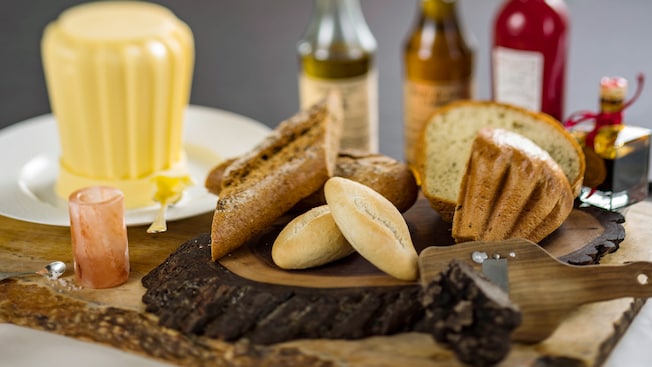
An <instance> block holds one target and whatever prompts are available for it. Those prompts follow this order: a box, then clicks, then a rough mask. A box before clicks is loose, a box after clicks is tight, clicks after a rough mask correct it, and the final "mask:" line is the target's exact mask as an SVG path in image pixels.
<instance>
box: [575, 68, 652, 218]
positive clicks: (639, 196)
mask: <svg viewBox="0 0 652 367" xmlns="http://www.w3.org/2000/svg"><path fill="white" fill-rule="evenodd" d="M638 92H639V93H640V90H639V91H638ZM626 93H627V80H626V79H624V78H620V77H605V78H602V80H601V81H600V113H598V114H596V115H595V116H591V117H592V118H593V117H594V120H595V121H594V125H593V126H589V127H586V126H583V127H582V126H578V127H575V128H573V129H572V130H571V131H572V134H573V135H574V136H575V137H576V138H577V139H578V141H579V142H580V144H582V146H583V150H584V155H585V157H586V171H585V176H584V188H583V189H582V193H581V195H580V200H582V201H583V202H585V203H587V204H591V205H593V206H597V207H600V208H603V209H607V210H616V209H619V208H622V207H625V206H627V205H630V204H633V203H636V202H638V201H641V200H645V198H647V195H648V171H649V163H650V130H649V129H646V128H642V127H637V126H632V125H629V124H625V122H624V121H623V110H624V109H625V108H626V106H627V105H628V104H631V103H626V102H625V96H626ZM639 93H637V95H638V94H639ZM567 123H568V122H567Z"/></svg>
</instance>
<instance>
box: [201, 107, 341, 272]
mask: <svg viewBox="0 0 652 367" xmlns="http://www.w3.org/2000/svg"><path fill="white" fill-rule="evenodd" d="M341 130H342V119H341V105H340V99H339V96H337V95H334V94H330V95H329V96H328V98H327V99H325V100H324V101H322V102H320V103H318V104H316V105H314V106H313V107H311V108H310V109H308V110H306V111H301V112H299V113H297V114H296V115H295V116H293V117H291V118H290V119H288V120H286V121H283V122H281V123H280V124H279V126H278V127H277V128H276V129H275V130H273V131H272V132H271V133H270V135H269V136H268V137H267V138H266V139H265V140H264V141H263V142H261V143H260V144H259V145H258V146H257V147H255V148H254V149H253V150H251V151H250V152H248V153H246V154H244V155H242V156H241V157H239V158H237V159H236V160H235V161H233V162H232V163H231V164H230V165H229V166H228V167H227V168H226V169H225V171H224V175H223V179H222V189H221V191H220V196H219V198H218V201H217V205H216V208H215V213H214V215H213V223H212V227H211V243H212V244H211V256H212V258H213V260H217V259H219V258H221V257H222V256H224V255H226V254H228V253H230V252H231V251H233V250H235V249H236V248H238V247H240V246H241V245H242V244H244V243H245V242H246V241H247V240H249V239H251V238H252V237H253V236H255V235H256V234H258V233H260V232H261V231H262V230H264V229H265V228H267V227H268V226H270V225H271V224H272V223H274V221H275V220H276V219H278V218H279V217H280V216H281V215H283V214H284V213H285V212H287V211H288V210H289V209H290V208H292V207H293V206H294V205H295V204H296V203H297V202H299V200H301V199H303V198H305V197H306V196H308V195H310V194H312V193H313V192H315V191H316V190H318V189H319V188H320V187H321V186H322V185H323V184H324V182H326V180H327V179H328V178H329V177H330V176H331V175H332V174H333V171H334V169H335V160H336V158H337V152H338V151H339V140H340V135H341Z"/></svg>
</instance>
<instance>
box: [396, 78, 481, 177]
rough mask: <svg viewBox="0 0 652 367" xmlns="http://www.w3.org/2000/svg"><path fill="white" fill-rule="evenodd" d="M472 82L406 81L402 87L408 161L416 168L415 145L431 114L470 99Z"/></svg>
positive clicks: (406, 158)
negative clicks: (450, 103) (443, 107)
mask: <svg viewBox="0 0 652 367" xmlns="http://www.w3.org/2000/svg"><path fill="white" fill-rule="evenodd" d="M472 96H473V82H472V81H468V82H459V81H458V82H431V81H413V80H406V81H405V83H404V85H403V98H404V100H403V106H404V109H405V111H404V113H405V115H404V120H403V121H404V124H405V126H404V134H405V160H406V162H407V163H408V164H410V165H413V164H414V163H415V162H414V156H415V153H416V152H415V150H416V142H417V139H418V138H419V135H420V134H421V130H422V129H423V126H424V125H425V123H426V121H427V120H428V118H429V117H430V115H432V113H433V112H434V111H435V110H436V109H437V108H438V107H441V106H443V105H445V104H447V103H449V102H453V101H455V100H459V99H470V98H472Z"/></svg>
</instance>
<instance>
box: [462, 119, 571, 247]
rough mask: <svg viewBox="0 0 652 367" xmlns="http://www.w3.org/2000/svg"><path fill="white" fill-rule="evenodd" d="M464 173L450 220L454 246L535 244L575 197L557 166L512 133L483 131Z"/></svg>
mask: <svg viewBox="0 0 652 367" xmlns="http://www.w3.org/2000/svg"><path fill="white" fill-rule="evenodd" d="M465 172H466V174H465V175H464V177H463V178H462V185H461V188H460V193H459V198H458V200H457V202H458V205H457V207H456V210H455V213H454V217H453V228H452V235H453V238H454V239H455V241H456V242H464V241H480V240H482V241H498V240H505V239H509V238H525V239H528V240H530V241H533V242H539V241H541V240H542V239H543V238H545V237H546V236H547V235H549V234H550V233H552V232H553V231H554V230H556V229H557V228H559V226H561V224H562V223H563V222H564V221H565V220H566V218H567V217H568V215H569V214H570V212H571V211H572V209H573V193H572V190H571V187H570V184H569V183H568V180H567V179H566V176H565V175H564V172H563V171H562V170H561V168H560V167H559V165H558V164H557V163H556V162H555V161H554V160H553V159H552V158H551V157H550V156H549V155H548V153H547V152H545V151H544V150H542V149H541V148H539V147H538V146H537V145H536V144H534V143H533V142H532V141H530V140H529V139H527V138H525V137H523V136H521V135H518V134H516V133H513V132H510V131H507V130H503V129H493V128H483V129H481V130H480V131H479V132H478V135H477V137H476V139H475V140H474V142H473V146H472V148H471V156H470V157H469V160H468V163H467V167H466V170H465Z"/></svg>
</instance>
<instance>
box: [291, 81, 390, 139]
mask: <svg viewBox="0 0 652 367" xmlns="http://www.w3.org/2000/svg"><path fill="white" fill-rule="evenodd" d="M331 90H336V91H338V92H339V93H340V95H341V96H342V113H343V116H342V117H343V120H344V129H343V131H342V139H341V144H340V148H341V149H347V148H351V149H362V150H366V151H370V152H377V151H378V75H377V73H376V71H375V70H372V71H370V72H368V73H367V74H364V75H362V76H358V77H355V78H347V79H318V78H314V77H311V76H309V75H306V73H301V74H300V75H299V99H300V103H301V109H306V108H309V107H310V106H312V105H313V104H315V103H317V102H319V101H320V100H321V99H323V98H324V97H325V96H326V94H327V93H328V92H329V91H331Z"/></svg>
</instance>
